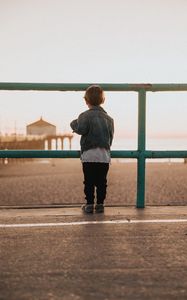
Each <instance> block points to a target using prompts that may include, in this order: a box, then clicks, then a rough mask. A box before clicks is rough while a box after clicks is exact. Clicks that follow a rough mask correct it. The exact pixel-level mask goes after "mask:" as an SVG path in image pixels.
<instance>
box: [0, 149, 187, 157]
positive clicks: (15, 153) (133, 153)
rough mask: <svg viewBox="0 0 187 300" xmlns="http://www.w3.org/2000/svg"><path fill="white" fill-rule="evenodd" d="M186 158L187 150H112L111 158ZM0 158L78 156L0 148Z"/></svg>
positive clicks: (69, 152)
mask: <svg viewBox="0 0 187 300" xmlns="http://www.w3.org/2000/svg"><path fill="white" fill-rule="evenodd" d="M140 155H141V156H142V155H143V156H144V157H145V158H186V157H187V151H180V150H172V151H137V150H129V151H127V150H125V151H124V150H112V151H111V157H112V158H139V157H140ZM0 158H80V151H79V150H0Z"/></svg>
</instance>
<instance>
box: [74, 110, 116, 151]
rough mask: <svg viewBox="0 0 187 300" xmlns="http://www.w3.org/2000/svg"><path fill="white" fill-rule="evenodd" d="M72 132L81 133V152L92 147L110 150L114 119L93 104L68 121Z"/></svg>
mask: <svg viewBox="0 0 187 300" xmlns="http://www.w3.org/2000/svg"><path fill="white" fill-rule="evenodd" d="M70 126H71V128H72V129H73V131H74V132H76V133H77V134H80V135H81V141H80V144H81V152H84V151H86V150H89V149H92V148H97V147H99V148H105V149H108V150H110V146H111V145H112V140H113V134H114V121H113V119H112V118H111V117H110V116H109V115H108V114H107V113H106V111H105V110H104V109H103V108H102V107H101V106H93V107H92V108H90V109H89V110H86V111H85V112H83V113H82V114H80V115H79V117H78V119H76V120H73V121H72V122H71V123H70Z"/></svg>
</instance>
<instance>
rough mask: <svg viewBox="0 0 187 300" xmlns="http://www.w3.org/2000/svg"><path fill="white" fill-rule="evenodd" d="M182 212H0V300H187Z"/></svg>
mask: <svg viewBox="0 0 187 300" xmlns="http://www.w3.org/2000/svg"><path fill="white" fill-rule="evenodd" d="M186 249H187V206H180V207H174V206H171V207H164V206H163V207H146V208H145V209H136V208H134V207H106V210H105V214H104V215H99V214H93V215H84V214H82V212H81V210H80V208H79V207H64V208H40V209H0V270H1V272H0V291H1V293H0V299H3V300H4V299H7V300H11V299H15V300H17V299H20V300H21V299H28V300H29V299H37V300H38V299H39V300H40V299H62V300H69V299H70V300H71V299H72V300H77V299H85V300H89V299H91V300H92V299H98V300H100V299H106V300H107V299H113V300H118V299H133V300H134V299H169V300H170V299H186V298H187V250H186Z"/></svg>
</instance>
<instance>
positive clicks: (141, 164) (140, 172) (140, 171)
mask: <svg viewBox="0 0 187 300" xmlns="http://www.w3.org/2000/svg"><path fill="white" fill-rule="evenodd" d="M145 139H146V91H145V90H144V89H141V90H139V92H138V152H139V157H138V163H137V202H136V207H137V208H144V206H145Z"/></svg>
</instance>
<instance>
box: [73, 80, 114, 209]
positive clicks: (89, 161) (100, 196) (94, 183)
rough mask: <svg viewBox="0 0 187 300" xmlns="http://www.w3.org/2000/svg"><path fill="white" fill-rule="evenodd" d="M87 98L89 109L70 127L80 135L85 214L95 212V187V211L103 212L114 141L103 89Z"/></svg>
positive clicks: (95, 89) (92, 91)
mask: <svg viewBox="0 0 187 300" xmlns="http://www.w3.org/2000/svg"><path fill="white" fill-rule="evenodd" d="M84 99H85V101H86V104H87V106H88V108H89V109H88V110H87V111H85V112H83V113H82V114H80V115H79V117H78V119H76V120H73V121H72V122H71V124H70V126H71V128H72V129H73V131H74V132H76V133H77V134H80V135H81V141H80V144H81V161H82V167H83V173H84V193H85V199H86V204H85V205H83V207H82V209H83V211H84V212H85V213H93V210H94V198H95V195H94V194H95V187H96V195H97V203H96V205H95V211H96V212H97V213H102V212H104V200H105V197H106V188H107V173H108V170H109V163H110V160H111V158H110V146H111V144H112V140H113V134H114V122H113V119H112V118H111V117H110V116H109V115H108V114H107V113H106V111H104V109H103V108H102V107H101V106H100V105H101V104H103V103H104V101H105V98H104V92H103V90H102V89H101V87H100V86H98V85H92V86H90V87H88V89H87V90H86V93H85V96H84Z"/></svg>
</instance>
